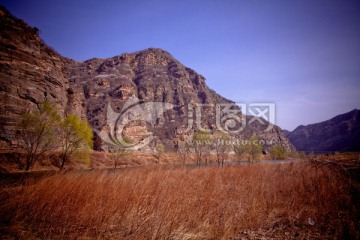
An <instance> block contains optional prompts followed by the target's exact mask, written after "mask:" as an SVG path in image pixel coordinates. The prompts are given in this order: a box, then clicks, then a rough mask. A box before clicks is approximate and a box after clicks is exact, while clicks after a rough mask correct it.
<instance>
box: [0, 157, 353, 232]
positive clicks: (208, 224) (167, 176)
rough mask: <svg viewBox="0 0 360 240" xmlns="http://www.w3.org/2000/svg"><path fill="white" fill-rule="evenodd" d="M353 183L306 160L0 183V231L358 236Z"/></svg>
mask: <svg viewBox="0 0 360 240" xmlns="http://www.w3.org/2000/svg"><path fill="white" fill-rule="evenodd" d="M352 185H353V184H352V183H351V180H350V179H349V178H346V177H344V176H343V175H342V173H341V172H338V171H336V170H333V169H330V168H327V167H317V166H314V165H312V164H310V163H308V162H307V163H293V164H266V165H262V164H261V165H253V166H228V167H204V168H149V167H148V168H138V169H127V170H121V171H116V172H106V171H94V172H86V173H85V172H84V173H79V172H77V173H75V172H74V173H67V174H58V175H55V176H52V177H48V178H46V179H42V180H39V181H38V182H37V183H33V184H30V185H24V186H20V187H9V188H5V187H4V188H2V189H1V195H0V196H1V201H2V207H1V210H2V211H1V213H0V214H1V215H2V221H1V222H2V234H3V237H4V238H6V237H8V238H12V237H14V238H17V239H31V238H40V239H79V238H82V239H228V238H231V237H232V238H233V239H236V237H239V236H241V233H242V232H243V231H244V230H246V229H258V228H264V229H274V228H280V227H285V228H290V229H297V230H298V231H299V232H300V233H298V235H297V236H302V235H301V231H303V230H304V229H305V230H306V229H309V228H310V230H311V228H314V229H317V230H319V229H320V230H319V231H320V232H322V233H323V234H326V235H324V238H325V237H326V236H327V237H334V238H337V239H341V238H343V237H344V236H350V237H352V238H358V237H359V235H358V234H359V232H358V230H357V229H358V227H359V226H358V225H357V224H358V220H359V219H358V213H357V211H358V209H357V206H356V205H355V204H354V199H353V195H352V194H353V193H352V191H353V190H352ZM309 218H311V220H313V221H314V222H315V225H314V226H310V225H309V224H308V220H309ZM280 236H281V235H280ZM298 238H300V237H298Z"/></svg>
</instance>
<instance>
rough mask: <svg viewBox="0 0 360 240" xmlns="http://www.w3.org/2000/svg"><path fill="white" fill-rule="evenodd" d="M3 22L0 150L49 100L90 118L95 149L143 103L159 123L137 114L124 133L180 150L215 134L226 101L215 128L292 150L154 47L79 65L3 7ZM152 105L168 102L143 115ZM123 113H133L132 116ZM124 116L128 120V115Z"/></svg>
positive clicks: (264, 124) (0, 12)
mask: <svg viewBox="0 0 360 240" xmlns="http://www.w3.org/2000/svg"><path fill="white" fill-rule="evenodd" d="M0 18H1V20H0V33H1V35H0V99H1V104H0V119H1V123H2V124H1V133H0V142H1V146H2V148H9V147H16V145H17V141H16V124H17V121H18V119H19V114H20V113H21V112H23V111H25V110H26V109H35V108H36V105H37V104H39V103H40V102H42V101H44V100H45V99H47V100H49V101H51V102H54V103H56V105H57V107H58V108H59V110H60V111H61V113H62V114H63V115H66V114H69V113H72V114H76V115H78V116H80V117H82V118H85V119H87V120H88V122H89V123H90V125H91V126H92V128H93V130H94V132H96V133H97V134H96V139H95V143H96V144H95V147H96V149H98V150H106V148H107V145H106V144H104V142H103V141H102V139H104V136H105V138H106V137H109V139H113V137H114V136H113V135H116V134H117V133H118V130H119V129H118V127H117V126H118V125H119V124H120V123H122V122H119V118H114V119H115V120H114V122H113V123H111V122H109V119H110V117H111V116H114V115H116V116H117V115H119V116H120V115H123V114H124V113H125V112H126V111H125V112H124V111H123V110H124V108H125V107H129V106H133V107H134V106H135V105H138V106H142V108H136V109H138V110H139V109H140V111H143V113H144V114H145V115H141V116H143V117H144V116H145V118H146V119H148V117H149V115H154V116H155V115H156V118H154V119H156V121H155V122H151V121H140V120H141V119H140V120H139V119H137V118H136V117H135V118H133V121H131V122H130V121H127V122H126V121H125V123H126V126H125V127H124V128H123V132H121V134H122V135H127V136H130V137H131V138H132V141H135V142H136V141H142V140H144V139H145V138H146V136H148V135H149V134H150V133H154V135H155V136H156V138H154V139H153V140H152V141H151V143H150V144H149V145H148V146H147V147H148V148H154V147H155V146H156V145H157V144H159V143H162V144H164V145H165V146H166V148H167V149H168V150H176V149H177V148H178V147H179V145H181V144H182V143H184V142H185V141H187V140H190V139H191V138H192V136H193V134H194V132H195V131H198V130H199V126H201V127H202V128H204V129H208V130H210V131H215V130H216V129H217V120H216V117H215V116H217V115H216V114H217V109H219V108H220V107H222V106H223V105H226V104H228V105H229V106H231V107H228V108H227V109H226V106H225V108H223V109H226V110H227V111H228V113H230V116H231V117H232V119H230V118H229V117H226V116H225V118H224V117H222V118H220V120H219V123H218V125H221V124H225V125H226V124H227V125H226V126H227V127H230V128H233V129H240V128H243V127H244V128H243V129H242V130H241V131H239V132H236V133H235V132H234V133H233V134H232V136H233V137H234V139H247V138H250V137H251V136H252V135H256V136H258V137H259V139H261V140H264V141H265V142H267V143H269V146H273V145H281V146H283V147H284V148H286V149H287V150H288V151H290V150H291V149H292V146H291V144H290V143H289V142H288V140H287V138H286V137H285V136H284V134H283V133H282V131H281V129H280V128H279V127H277V126H273V127H271V125H270V124H269V123H268V122H266V121H265V120H264V119H261V118H257V119H254V118H253V117H251V116H247V117H244V116H242V114H241V112H240V108H239V107H238V106H237V105H235V104H234V103H233V102H232V101H230V100H228V99H225V98H224V97H222V96H220V95H218V94H217V93H216V92H214V91H213V90H211V89H209V88H208V87H207V85H206V81H205V78H204V77H203V76H201V75H200V74H198V73H196V72H195V71H194V70H192V69H190V68H188V67H185V66H184V65H182V64H181V63H180V62H179V61H177V60H176V59H175V58H174V57H173V56H171V54H169V53H168V52H166V51H164V50H162V49H155V48H149V49H146V50H143V51H139V52H135V53H130V54H122V55H119V56H115V57H113V58H108V59H99V58H93V59H90V60H87V61H83V62H80V61H75V60H72V59H68V58H65V57H62V56H61V55H60V54H58V53H57V52H56V51H54V50H53V49H51V48H50V47H48V46H47V45H46V44H45V43H44V42H43V41H42V40H41V39H40V37H39V35H38V30H37V29H36V28H33V27H30V26H28V25H27V24H26V23H25V22H24V21H22V20H20V19H17V18H15V17H14V16H12V15H11V14H10V13H9V12H8V11H7V10H6V9H4V8H1V9H0ZM153 102H160V103H163V108H157V109H156V110H154V108H151V109H152V111H146V109H145V110H144V106H145V107H149V106H152V105H154V103H153ZM167 104H171V105H167ZM218 104H222V105H221V106H219V105H218ZM170 106H171V107H170ZM138 112H139V111H138ZM126 113H127V114H129V115H131V114H133V112H131V111H130V112H129V111H127V112H126ZM200 114H201V116H200ZM231 114H232V115H231ZM133 117H134V116H133ZM124 119H125V118H123V119H122V120H121V121H124ZM126 119H127V120H129V119H130V120H131V116H130V117H129V116H128V117H127V118H126ZM151 119H153V118H151ZM244 123H246V124H244ZM189 125H192V126H190V127H189ZM269 126H270V127H269ZM116 127H117V128H116ZM112 128H114V129H115V130H114V129H112ZM109 133H110V134H109ZM100 137H101V138H100Z"/></svg>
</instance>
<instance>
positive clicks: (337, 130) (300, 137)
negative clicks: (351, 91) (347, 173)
mask: <svg viewBox="0 0 360 240" xmlns="http://www.w3.org/2000/svg"><path fill="white" fill-rule="evenodd" d="M286 136H287V137H288V138H289V140H290V141H291V143H292V144H293V145H294V146H295V148H296V149H297V150H298V151H305V152H311V151H314V152H315V153H316V152H335V151H360V110H358V109H354V110H352V111H350V112H348V113H344V114H340V115H338V116H336V117H333V118H331V119H330V120H327V121H324V122H320V123H315V124H310V125H307V126H303V125H301V126H298V127H297V128H296V129H295V130H294V131H292V132H288V133H287V134H286Z"/></svg>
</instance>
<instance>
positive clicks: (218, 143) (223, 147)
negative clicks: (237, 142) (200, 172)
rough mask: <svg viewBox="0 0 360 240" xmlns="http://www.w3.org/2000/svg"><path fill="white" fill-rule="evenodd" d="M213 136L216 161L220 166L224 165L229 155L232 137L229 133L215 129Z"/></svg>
mask: <svg viewBox="0 0 360 240" xmlns="http://www.w3.org/2000/svg"><path fill="white" fill-rule="evenodd" d="M213 138H214V145H213V146H214V150H215V153H216V161H217V163H218V165H219V166H220V165H221V166H224V162H225V159H226V158H227V157H228V156H229V153H230V150H231V146H232V145H231V144H230V143H229V142H230V140H231V138H230V136H229V134H227V133H225V132H221V131H215V132H214V136H213Z"/></svg>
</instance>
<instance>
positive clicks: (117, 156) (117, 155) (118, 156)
mask: <svg viewBox="0 0 360 240" xmlns="http://www.w3.org/2000/svg"><path fill="white" fill-rule="evenodd" d="M123 141H124V142H125V143H131V140H130V138H128V137H126V136H124V137H123ZM109 151H110V153H111V159H112V160H113V161H114V169H116V168H117V166H118V165H119V163H120V162H121V161H122V160H124V159H126V158H127V157H129V155H130V154H131V150H129V149H127V148H126V147H124V146H123V145H121V144H120V143H119V142H118V145H116V146H112V147H111V148H109Z"/></svg>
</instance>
